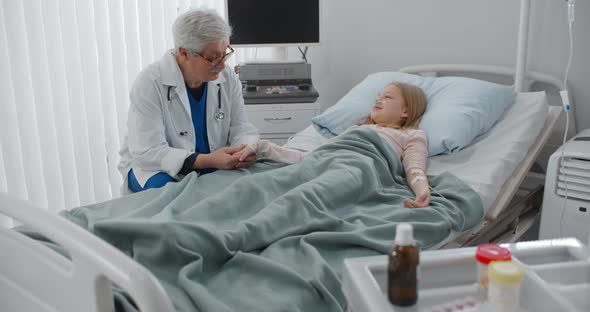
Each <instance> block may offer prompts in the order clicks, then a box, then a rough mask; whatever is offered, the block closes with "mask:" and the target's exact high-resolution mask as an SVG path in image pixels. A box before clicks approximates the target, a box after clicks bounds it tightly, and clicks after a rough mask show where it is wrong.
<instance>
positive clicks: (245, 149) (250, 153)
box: [234, 144, 256, 169]
mask: <svg viewBox="0 0 590 312" xmlns="http://www.w3.org/2000/svg"><path fill="white" fill-rule="evenodd" d="M240 148H241V150H239V151H238V152H236V153H235V154H234V155H235V156H237V157H238V163H237V164H236V169H239V168H246V167H249V166H250V165H252V164H253V163H254V162H256V151H255V150H254V148H252V146H250V145H248V144H242V145H240Z"/></svg>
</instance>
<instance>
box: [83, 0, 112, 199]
mask: <svg viewBox="0 0 590 312" xmlns="http://www.w3.org/2000/svg"><path fill="white" fill-rule="evenodd" d="M76 5H77V7H76V9H77V10H76V16H77V18H78V27H79V29H80V31H79V33H78V35H79V41H80V54H81V56H82V57H81V65H82V78H83V79H82V82H83V86H84V93H85V95H86V97H85V98H84V102H82V103H81V104H83V105H86V113H87V121H88V123H87V125H86V127H87V128H88V135H89V137H88V139H89V141H90V157H91V159H92V176H93V179H94V192H95V198H96V200H97V201H104V200H108V199H109V198H111V189H110V187H108V183H109V178H108V173H109V170H108V166H107V158H106V155H107V153H106V142H105V129H104V119H105V117H104V111H103V106H102V102H103V100H104V99H103V97H102V94H101V92H100V91H101V89H100V87H101V84H100V78H99V73H100V69H99V66H98V47H97V38H96V30H95V27H94V6H93V3H92V0H78V1H77V3H76ZM101 48H102V47H101Z"/></svg>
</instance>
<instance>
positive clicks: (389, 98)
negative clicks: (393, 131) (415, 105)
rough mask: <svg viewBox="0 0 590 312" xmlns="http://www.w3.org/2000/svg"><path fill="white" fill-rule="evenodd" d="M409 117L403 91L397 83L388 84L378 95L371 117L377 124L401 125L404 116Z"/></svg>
mask: <svg viewBox="0 0 590 312" xmlns="http://www.w3.org/2000/svg"><path fill="white" fill-rule="evenodd" d="M407 117H408V110H407V108H406V103H405V102H404V99H403V97H402V93H401V91H400V90H399V88H398V87H397V86H395V85H388V86H387V87H385V88H384V89H383V91H381V93H380V94H379V96H378V97H377V101H376V102H375V106H373V110H372V111H371V118H372V119H373V121H375V123H376V124H393V125H397V126H401V121H402V118H407Z"/></svg>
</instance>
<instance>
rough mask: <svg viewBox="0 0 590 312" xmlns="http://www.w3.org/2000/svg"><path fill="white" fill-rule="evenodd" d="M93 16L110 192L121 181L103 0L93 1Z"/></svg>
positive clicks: (110, 50) (105, 12) (109, 40)
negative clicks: (118, 167)
mask: <svg viewBox="0 0 590 312" xmlns="http://www.w3.org/2000/svg"><path fill="white" fill-rule="evenodd" d="M94 16H95V29H96V30H97V31H96V39H97V40H96V41H97V46H98V47H100V48H99V49H97V51H98V64H99V66H98V73H99V78H100V91H101V99H102V110H103V114H104V136H105V148H106V157H107V160H108V161H107V166H108V167H107V170H108V171H107V172H108V181H109V183H108V184H107V185H110V193H111V194H112V195H115V196H118V195H119V186H120V184H121V183H122V180H121V176H120V174H119V173H118V171H117V164H118V163H119V159H120V156H119V153H118V152H119V129H118V122H117V110H116V107H115V105H116V103H115V86H114V85H113V57H112V48H111V34H110V28H109V24H110V19H109V8H108V3H107V2H106V1H103V0H95V1H94Z"/></svg>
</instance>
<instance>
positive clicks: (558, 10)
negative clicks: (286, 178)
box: [308, 0, 590, 129]
mask: <svg viewBox="0 0 590 312" xmlns="http://www.w3.org/2000/svg"><path fill="white" fill-rule="evenodd" d="M531 2H532V8H533V14H532V16H531V18H532V19H533V23H532V25H531V27H532V34H531V45H532V48H531V49H529V64H530V68H532V69H534V70H538V71H542V72H546V73H549V74H552V75H555V76H558V77H563V69H564V68H565V62H566V60H567V56H568V50H567V48H568V44H569V43H568V41H567V32H566V31H567V24H566V15H565V1H563V0H533V1H531ZM519 9H520V1H516V0H494V1H485V0H445V1H440V0H412V1H405V0H367V1H358V0H325V1H324V2H323V23H324V24H323V26H324V29H323V38H322V40H323V43H322V45H320V46H317V47H312V48H311V49H310V52H309V53H308V58H309V60H310V62H311V63H312V70H313V79H314V84H315V85H316V87H317V88H318V90H319V92H320V101H321V104H322V109H326V108H327V107H330V106H331V105H333V104H334V103H336V101H338V99H340V98H341V97H342V96H344V95H345V94H346V92H348V90H350V88H351V87H353V86H354V85H355V84H357V83H358V82H359V81H361V80H362V79H363V78H364V77H365V76H366V75H367V74H369V73H372V72H376V71H384V70H395V69H399V68H401V67H404V66H409V65H417V64H428V63H477V64H498V65H508V66H513V65H514V63H515V61H516V43H517V33H518V19H519ZM576 16H577V19H576V21H575V26H574V27H575V37H576V47H575V51H574V55H575V56H574V62H573V65H572V69H571V72H570V82H571V89H572V91H573V98H574V101H575V106H576V111H575V114H576V119H577V124H578V128H579V129H583V128H589V127H590V88H588V86H589V84H588V83H587V82H586V80H585V79H584V77H582V71H583V70H587V69H588V66H587V65H588V63H587V61H586V59H585V56H586V55H590V43H589V42H588V41H589V40H588V39H589V38H590V35H589V34H590V3H589V1H585V0H578V1H577V6H576Z"/></svg>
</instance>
